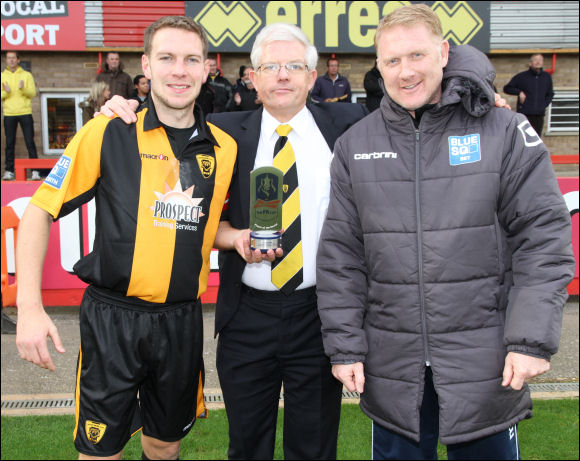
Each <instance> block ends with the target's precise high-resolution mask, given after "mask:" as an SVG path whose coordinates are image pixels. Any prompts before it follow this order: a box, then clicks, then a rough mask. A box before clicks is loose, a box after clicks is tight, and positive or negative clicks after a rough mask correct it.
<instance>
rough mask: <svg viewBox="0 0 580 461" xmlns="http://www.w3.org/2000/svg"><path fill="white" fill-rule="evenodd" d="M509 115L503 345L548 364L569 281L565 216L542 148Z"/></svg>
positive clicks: (503, 188) (523, 122) (501, 215)
mask: <svg viewBox="0 0 580 461" xmlns="http://www.w3.org/2000/svg"><path fill="white" fill-rule="evenodd" d="M528 126H529V122H528V121H527V119H526V118H525V117H524V116H523V115H521V114H514V117H513V119H512V121H511V123H510V124H509V126H508V129H507V132H506V134H505V136H506V139H507V140H509V141H508V142H507V143H506V148H505V151H504V154H503V165H502V174H501V179H500V181H501V182H500V194H499V204H498V219H499V222H500V224H501V226H502V228H503V230H504V232H505V235H506V238H507V244H508V246H509V249H510V250H511V253H512V273H513V286H512V288H511V289H510V292H509V301H508V307H507V313H506V323H505V331H504V343H505V345H506V346H507V350H508V351H514V352H521V353H524V354H527V355H534V356H538V357H544V358H546V359H548V360H549V359H550V357H551V355H552V354H554V353H556V351H557V350H558V344H559V342H560V333H561V327H562V315H563V307H564V303H565V301H566V298H567V296H568V295H567V292H566V286H567V285H568V283H569V282H570V281H571V279H572V277H573V275H574V266H575V261H574V255H573V252H572V241H571V240H572V225H571V220H570V213H569V211H568V208H567V207H566V204H565V202H564V199H563V197H562V193H561V191H560V188H559V187H558V183H557V181H556V177H555V174H554V168H553V166H552V162H551V160H550V155H549V152H548V150H547V149H546V146H545V145H544V143H543V142H542V141H541V139H540V138H539V137H538V135H537V134H530V133H529V132H527V131H526V129H525V128H526V127H528Z"/></svg>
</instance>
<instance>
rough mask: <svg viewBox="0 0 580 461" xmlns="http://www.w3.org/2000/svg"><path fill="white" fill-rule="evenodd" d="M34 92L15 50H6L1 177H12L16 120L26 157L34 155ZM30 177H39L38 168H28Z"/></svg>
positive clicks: (31, 78)
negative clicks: (4, 154) (20, 130)
mask: <svg viewBox="0 0 580 461" xmlns="http://www.w3.org/2000/svg"><path fill="white" fill-rule="evenodd" d="M34 96H36V86H35V84H34V78H33V77H32V74H31V73H30V72H28V71H26V70H24V69H23V68H22V67H20V57H19V55H18V52H17V51H7V52H6V69H4V71H3V72H2V109H3V111H4V132H5V133H6V165H5V167H4V175H3V176H2V180H3V181H10V180H13V179H14V146H15V144H16V129H17V128H18V124H20V128H21V129H22V134H23V135H24V142H25V143H26V149H27V150H28V157H29V158H38V153H37V152H36V144H34V120H33V119H32V104H31V99H32V98H34ZM30 179H32V180H33V181H39V180H40V179H42V178H41V177H40V173H39V171H38V170H32V175H31V178H30Z"/></svg>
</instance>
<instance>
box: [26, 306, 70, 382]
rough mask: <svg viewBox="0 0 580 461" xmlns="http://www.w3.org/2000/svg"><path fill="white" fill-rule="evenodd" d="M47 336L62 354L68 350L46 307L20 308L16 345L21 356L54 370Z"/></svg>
mask: <svg viewBox="0 0 580 461" xmlns="http://www.w3.org/2000/svg"><path fill="white" fill-rule="evenodd" d="M47 337H49V338H50V339H51V340H52V342H53V343H54V347H55V349H56V350H57V352H60V353H61V354H64V353H65V352H66V351H65V349H64V346H63V345H62V341H61V340H60V336H59V334H58V330H57V329H56V326H55V325H54V323H53V322H52V320H51V319H50V317H49V316H48V315H47V313H46V312H45V311H44V309H42V308H40V310H38V309H36V310H28V309H26V310H23V309H19V310H18V322H17V323H16V347H17V348H18V352H19V353H20V358H21V359H24V360H27V361H29V362H32V363H34V364H35V365H38V366H39V367H42V368H46V369H47V370H50V371H54V370H55V367H54V363H53V362H52V358H51V357H50V352H48V346H47V341H46V338H47Z"/></svg>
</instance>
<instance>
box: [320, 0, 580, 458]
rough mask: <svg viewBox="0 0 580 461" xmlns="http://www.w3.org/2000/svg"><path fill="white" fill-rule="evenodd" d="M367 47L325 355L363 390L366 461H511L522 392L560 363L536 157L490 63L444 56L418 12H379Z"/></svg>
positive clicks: (325, 233) (555, 259)
mask: <svg viewBox="0 0 580 461" xmlns="http://www.w3.org/2000/svg"><path fill="white" fill-rule="evenodd" d="M375 45H376V47H377V56H378V59H377V64H378V68H379V70H380V72H381V75H382V77H383V80H384V84H385V88H386V93H387V94H386V96H385V97H384V98H383V100H382V102H381V106H380V109H379V110H377V111H375V112H374V113H372V114H371V115H369V116H368V117H366V118H365V119H364V120H362V121H360V122H358V123H357V124H355V125H354V126H353V127H351V128H350V129H349V130H348V131H347V132H346V133H345V134H344V135H343V136H341V137H340V138H339V139H338V141H337V143H336V145H335V150H334V160H333V162H332V166H331V196H330V204H329V208H328V214H327V218H326V221H325V224H324V227H323V230H322V235H321V240H320V244H319V250H318V260H317V264H318V270H317V293H318V307H319V312H320V317H321V320H322V330H323V338H324V346H325V351H326V353H327V354H328V355H329V356H330V359H331V362H332V364H333V374H334V375H335V376H336V377H337V378H338V379H339V380H341V381H342V382H343V383H344V384H345V385H346V387H347V388H348V389H349V390H350V391H354V390H357V391H359V392H361V393H362V394H361V408H362V410H363V411H364V412H365V413H366V414H367V415H368V416H369V417H370V418H371V419H372V420H373V459H428V458H432V459H435V458H436V448H437V439H438V438H440V440H441V442H442V443H443V444H446V445H447V449H448V456H449V459H470V458H471V459H474V458H479V459H516V458H517V457H518V456H519V448H518V444H517V423H518V422H519V421H521V420H522V419H524V418H529V417H531V415H532V411H531V408H532V403H531V399H530V394H529V390H528V387H527V385H526V384H525V381H526V380H527V379H529V378H531V377H533V376H537V375H540V374H542V373H545V372H546V371H547V370H548V369H549V359H550V357H551V355H552V354H554V353H555V352H556V351H557V349H558V343H559V338H560V330H561V321H562V309H563V305H564V302H565V300H566V297H567V294H566V285H567V284H568V282H569V281H570V280H571V278H572V275H573V272H574V270H573V269H574V258H573V254H572V248H571V224H570V216H569V214H568V211H567V209H566V206H565V204H564V201H563V199H562V196H561V193H560V191H559V188H558V185H557V182H556V180H555V176H554V172H553V168H552V164H551V162H550V157H549V153H548V152H547V150H546V147H545V146H544V144H543V143H542V142H541V140H540V139H539V137H538V136H537V134H536V133H535V132H534V131H533V130H530V129H529V126H530V125H529V122H528V121H527V120H526V119H525V117H524V116H522V115H521V114H514V113H513V112H509V111H506V110H501V109H496V108H494V107H493V102H492V101H493V86H492V82H493V78H494V77H495V72H494V71H493V68H492V66H491V64H490V63H489V61H488V60H487V58H486V57H485V56H484V55H483V54H481V53H479V54H476V55H473V53H472V54H470V55H469V56H462V55H461V51H462V50H461V47H457V48H456V49H452V50H449V44H448V43H447V42H446V41H444V40H443V39H442V33H441V24H440V22H439V19H438V18H437V16H436V15H435V14H433V12H432V11H431V9H430V8H428V7H425V6H424V5H410V6H407V7H403V8H400V9H398V10H396V11H395V12H394V13H392V14H391V15H389V16H387V17H386V18H385V19H383V20H382V21H381V24H380V25H379V27H378V29H377V34H376V37H375ZM450 51H451V52H452V53H455V54H456V55H454V57H453V59H452V60H449V59H448V58H449V52H450ZM448 60H449V65H447V64H448ZM446 66H447V68H446V69H445V77H446V79H445V80H444V81H443V68H444V67H446ZM459 66H461V69H470V70H469V71H465V70H463V71H462V70H460V69H459Z"/></svg>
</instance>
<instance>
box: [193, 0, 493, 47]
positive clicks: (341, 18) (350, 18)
mask: <svg viewBox="0 0 580 461" xmlns="http://www.w3.org/2000/svg"><path fill="white" fill-rule="evenodd" d="M410 3H425V4H427V5H429V6H430V7H431V9H432V10H433V11H434V12H435V13H436V14H437V15H438V16H439V19H441V24H442V26H443V35H444V37H445V39H447V40H449V41H450V42H451V43H453V44H456V45H463V44H466V43H469V44H470V45H472V46H474V47H476V48H478V49H479V50H481V51H483V52H488V51H489V9H490V2H474V1H469V2H466V1H460V2H443V1H437V2H407V1H395V2H394V1H390V2H366V1H354V2H322V1H320V2H300V1H299V2H296V1H295V2H292V1H270V2H255V1H252V2H243V1H234V2H220V1H211V2H185V14H186V15H187V16H189V17H192V18H194V19H195V20H196V22H198V23H199V24H200V25H201V26H202V27H203V28H204V29H205V31H206V32H207V36H208V40H209V42H210V49H211V51H214V52H215V51H217V52H249V51H251V47H252V44H253V42H254V39H255V37H256V34H257V33H258V32H259V31H260V29H262V28H263V27H264V26H266V25H268V24H272V23H275V22H288V23H291V24H296V25H297V26H299V27H300V28H301V29H302V30H303V31H304V32H305V33H306V35H307V36H308V38H310V40H311V41H312V43H313V44H314V45H315V46H316V48H317V49H318V51H319V52H321V53H333V52H334V53H374V52H375V49H374V36H375V31H376V29H377V24H378V23H379V21H380V19H381V18H382V17H383V16H386V15H387V14H389V13H391V12H392V11H394V10H395V9H396V8H399V7H400V6H402V5H406V4H410Z"/></svg>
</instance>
